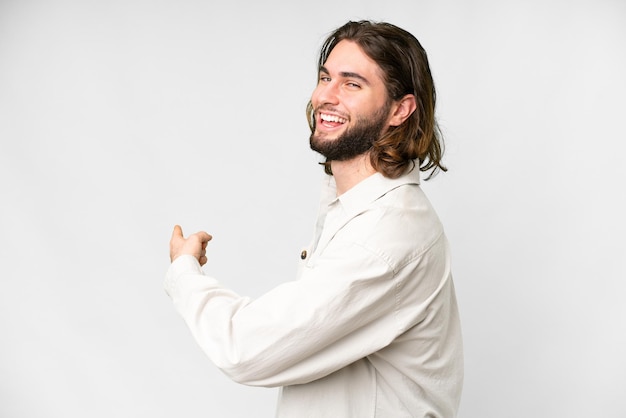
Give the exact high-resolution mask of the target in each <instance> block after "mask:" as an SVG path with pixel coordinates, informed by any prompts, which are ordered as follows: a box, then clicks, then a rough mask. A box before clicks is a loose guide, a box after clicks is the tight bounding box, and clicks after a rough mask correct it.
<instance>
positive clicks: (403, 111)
mask: <svg viewBox="0 0 626 418" xmlns="http://www.w3.org/2000/svg"><path fill="white" fill-rule="evenodd" d="M416 108H417V104H416V101H415V96H414V95H413V94H407V95H406V96H404V97H403V98H401V99H400V100H398V101H396V102H394V104H393V105H392V107H391V116H390V118H389V126H400V125H402V124H403V123H404V121H405V120H407V119H408V118H409V116H411V115H412V114H413V112H415V109H416Z"/></svg>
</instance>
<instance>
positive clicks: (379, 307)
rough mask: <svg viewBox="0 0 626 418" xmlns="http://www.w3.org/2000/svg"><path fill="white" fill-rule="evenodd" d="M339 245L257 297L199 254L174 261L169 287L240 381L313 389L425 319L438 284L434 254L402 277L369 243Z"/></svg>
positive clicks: (215, 356)
mask: <svg viewBox="0 0 626 418" xmlns="http://www.w3.org/2000/svg"><path fill="white" fill-rule="evenodd" d="M333 246H334V247H335V248H333V249H332V251H327V252H326V254H329V255H328V256H322V257H320V258H319V259H318V260H317V262H316V263H314V264H313V265H311V266H306V267H304V269H303V271H302V275H301V277H300V279H299V280H297V281H292V282H287V283H284V284H282V285H280V286H278V287H276V288H274V289H273V290H271V291H269V292H268V293H266V294H264V295H263V296H261V297H259V298H257V299H254V300H252V299H250V298H247V297H242V296H240V295H238V294H236V293H235V292H233V291H231V290H229V289H227V288H225V287H224V286H222V284H220V282H219V281H217V280H216V279H214V278H212V277H209V276H206V275H205V274H204V273H203V271H202V269H201V267H200V265H199V264H198V262H197V261H196V259H195V258H194V257H192V256H181V257H179V258H177V259H176V260H175V261H174V262H173V263H172V264H171V266H170V269H169V270H168V273H167V277H166V282H165V288H166V291H167V293H168V294H169V295H170V297H171V298H172V300H173V302H174V305H175V307H176V309H177V310H178V312H179V313H180V315H181V316H182V317H183V319H184V320H185V322H186V324H187V326H188V327H189V329H190V330H191V333H192V335H193V336H194V338H195V340H196V341H197V343H198V344H199V345H200V347H201V348H202V350H203V351H204V352H205V353H206V355H207V356H208V357H209V358H210V359H211V361H213V362H214V363H215V364H216V366H217V367H219V368H220V369H221V370H222V371H223V372H224V373H226V374H227V375H228V376H229V377H230V378H232V379H233V380H235V381H237V382H240V383H243V384H248V385H255V386H268V387H271V386H285V385H291V384H301V383H307V382H310V381H313V380H316V379H319V378H321V377H324V376H326V375H328V374H330V373H332V372H334V371H336V370H338V369H340V368H342V367H344V366H346V365H348V364H350V363H352V362H354V361H356V360H358V359H360V358H363V357H365V356H367V355H369V354H371V353H373V352H375V351H378V350H380V349H381V348H383V347H385V346H386V345H388V344H389V343H390V342H391V341H393V339H394V338H395V337H397V336H398V335H400V334H401V333H402V332H404V331H405V330H406V329H408V328H409V327H410V326H412V325H413V324H415V323H417V322H419V321H420V317H423V315H425V310H426V306H427V304H428V298H429V297H430V295H432V294H433V293H434V292H436V287H437V284H434V285H433V284H432V283H431V284H429V282H430V281H429V280H421V279H420V277H423V278H428V277H433V274H432V273H433V272H432V271H431V272H429V271H428V270H429V269H430V267H429V265H430V264H432V263H430V262H429V261H428V259H429V257H423V256H418V257H415V258H414V259H413V260H412V261H410V262H407V263H406V264H405V265H404V266H403V271H404V273H402V274H398V271H396V270H394V268H392V267H391V266H390V265H389V264H388V263H387V262H386V261H385V259H384V257H381V256H380V255H379V254H376V253H374V252H372V251H371V250H369V249H368V248H365V247H364V246H362V245H359V244H355V243H354V242H345V243H342V242H341V241H340V240H339V241H336V242H334V243H333ZM330 254H332V255H330ZM435 264H437V263H435ZM406 271H411V272H412V273H411V274H410V276H411V277H412V279H411V280H407V277H409V275H407V274H405V273H406ZM415 275H417V277H415ZM437 275H438V276H439V277H442V275H444V273H443V272H441V271H440V272H439V274H437ZM419 287H423V288H422V289H419ZM409 306H410V309H407V308H408V307H409ZM407 312H408V313H409V314H407Z"/></svg>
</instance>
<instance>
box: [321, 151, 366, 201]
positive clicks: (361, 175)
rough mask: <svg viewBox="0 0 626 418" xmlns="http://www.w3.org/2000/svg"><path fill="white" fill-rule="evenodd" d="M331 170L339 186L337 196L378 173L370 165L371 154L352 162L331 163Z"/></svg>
mask: <svg viewBox="0 0 626 418" xmlns="http://www.w3.org/2000/svg"><path fill="white" fill-rule="evenodd" d="M330 168H331V169H332V171H333V177H335V183H336V184H337V196H340V195H342V194H344V193H345V192H347V191H348V190H350V189H351V188H352V187H354V186H355V185H357V184H358V183H360V182H361V181H363V180H365V179H366V178H368V177H369V176H371V175H372V174H374V173H376V170H375V169H374V167H372V164H371V163H370V156H369V153H365V154H361V155H359V156H357V157H355V158H353V159H351V160H346V161H331V162H330Z"/></svg>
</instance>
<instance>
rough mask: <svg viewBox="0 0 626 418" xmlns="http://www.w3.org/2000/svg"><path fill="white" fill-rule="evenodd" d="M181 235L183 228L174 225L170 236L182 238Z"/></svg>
mask: <svg viewBox="0 0 626 418" xmlns="http://www.w3.org/2000/svg"><path fill="white" fill-rule="evenodd" d="M182 237H183V229H182V228H181V227H180V225H175V226H174V231H173V232H172V238H182Z"/></svg>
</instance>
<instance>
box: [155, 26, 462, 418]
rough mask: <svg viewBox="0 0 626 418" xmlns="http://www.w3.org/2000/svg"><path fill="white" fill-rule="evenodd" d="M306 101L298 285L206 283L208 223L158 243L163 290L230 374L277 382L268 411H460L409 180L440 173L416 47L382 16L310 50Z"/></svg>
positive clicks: (442, 308) (429, 89)
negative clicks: (311, 84)
mask: <svg viewBox="0 0 626 418" xmlns="http://www.w3.org/2000/svg"><path fill="white" fill-rule="evenodd" d="M319 64H320V65H319V80H318V85H317V87H316V89H315V91H314V92H313V95H312V97H311V101H310V103H309V106H308V116H309V123H310V125H311V132H312V133H311V137H310V145H311V148H312V149H313V150H315V151H317V152H319V153H321V154H322V155H324V156H325V157H326V163H325V168H326V173H327V176H326V178H325V186H324V190H323V193H322V196H323V197H322V202H321V205H320V214H319V218H318V220H317V224H316V225H317V227H316V232H315V235H314V238H313V241H312V244H311V246H310V248H308V249H306V250H305V251H303V252H302V255H301V258H302V265H301V269H300V272H299V275H298V280H296V281H291V282H286V283H284V284H283V285H280V286H278V287H277V288H275V289H273V290H271V291H270V292H268V293H266V294H265V295H263V296H261V297H260V298H258V299H256V300H250V299H248V298H245V297H241V296H239V295H237V294H235V293H234V292H233V291H231V290H228V289H227V288H226V287H224V286H223V285H222V284H220V282H218V281H217V280H216V279H214V278H211V277H208V276H205V275H204V274H203V271H202V269H201V266H202V265H204V263H206V261H207V258H206V245H207V242H208V241H209V240H210V239H211V237H210V235H209V234H207V233H206V232H198V233H196V234H193V235H190V236H189V237H188V238H186V239H185V238H184V237H183V235H182V231H181V228H180V227H179V226H176V227H175V228H174V233H173V235H172V239H171V242H170V256H171V259H172V264H171V267H170V269H169V271H168V273H167V278H166V284H165V286H166V290H167V292H168V293H169V295H170V296H171V297H172V299H173V301H174V304H175V306H176V308H177V309H178V311H179V312H180V314H181V315H182V317H183V318H184V319H185V321H186V322H187V325H188V326H189V328H190V329H191V332H192V333H193V335H194V337H195V338H196V340H197V341H198V343H199V345H200V346H201V347H202V348H203V350H204V351H205V352H206V354H207V355H208V357H209V358H210V359H211V360H212V361H213V362H214V363H215V364H216V365H217V366H218V367H219V368H220V369H222V370H223V371H224V372H225V373H226V374H227V375H228V376H230V377H231V378H232V379H234V380H235V381H238V382H241V383H244V384H249V385H260V386H280V387H282V389H281V395H280V401H279V405H278V412H277V416H278V417H289V418H303V417H315V418H320V417H332V418H342V417H355V418H368V417H372V418H374V417H376V418H382V417H385V418H387V417H389V418H391V417H393V418H400V417H431V418H432V417H445V418H450V417H454V416H455V415H456V412H457V409H458V405H459V400H460V396H461V387H462V380H463V357H462V340H461V330H460V324H459V316H458V311H457V304H456V298H455V292H454V285H453V282H452V276H451V272H450V254H449V249H448V244H447V241H446V238H445V235H444V232H443V227H442V225H441V223H440V221H439V219H438V218H437V215H436V214H435V212H434V210H433V208H432V207H431V205H430V203H429V202H428V200H427V198H426V197H425V196H424V194H423V192H422V190H421V189H420V186H419V181H420V180H419V177H420V176H419V173H420V171H428V170H436V169H443V170H445V168H444V167H443V166H442V165H441V163H440V159H441V154H442V146H441V144H440V138H439V134H438V129H437V124H436V121H435V116H434V110H435V90H434V86H433V81H432V77H431V74H430V69H429V66H428V60H427V57H426V53H425V51H424V50H423V48H422V47H421V45H420V44H419V42H418V41H417V39H415V38H414V37H413V36H412V35H411V34H409V33H408V32H406V31H404V30H402V29H400V28H398V27H396V26H393V25H390V24H387V23H372V22H368V21H361V22H348V23H347V24H346V25H344V26H342V27H341V28H339V29H337V30H336V31H335V32H334V33H333V34H331V35H330V36H329V37H328V39H327V41H326V42H325V44H324V45H323V47H322V50H321V54H320V59H319Z"/></svg>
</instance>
